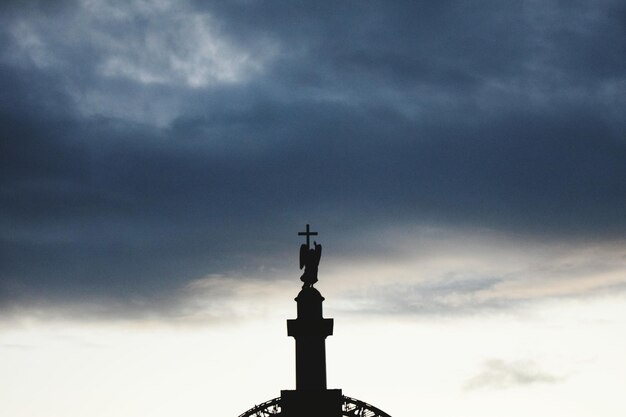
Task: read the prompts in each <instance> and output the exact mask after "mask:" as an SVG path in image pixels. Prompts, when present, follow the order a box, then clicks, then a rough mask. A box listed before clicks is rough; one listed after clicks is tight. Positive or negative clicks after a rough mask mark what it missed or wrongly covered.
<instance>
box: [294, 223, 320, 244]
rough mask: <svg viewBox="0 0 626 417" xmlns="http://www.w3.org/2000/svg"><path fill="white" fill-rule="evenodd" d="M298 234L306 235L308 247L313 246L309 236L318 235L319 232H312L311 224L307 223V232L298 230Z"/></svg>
mask: <svg viewBox="0 0 626 417" xmlns="http://www.w3.org/2000/svg"><path fill="white" fill-rule="evenodd" d="M298 236H306V247H307V249H308V248H310V247H311V243H310V242H309V236H317V232H310V231H309V225H308V224H307V225H306V232H298Z"/></svg>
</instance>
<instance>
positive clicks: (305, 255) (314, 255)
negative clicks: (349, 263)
mask: <svg viewBox="0 0 626 417" xmlns="http://www.w3.org/2000/svg"><path fill="white" fill-rule="evenodd" d="M298 235H299V236H306V244H304V243H303V244H302V245H301V246H300V269H302V268H304V273H303V274H302V276H301V277H300V280H301V281H302V282H304V284H303V285H302V288H306V287H312V286H313V284H315V283H316V282H317V266H318V265H319V264H320V258H321V257H322V245H318V244H317V242H315V241H313V245H314V249H311V244H310V241H309V237H310V236H317V232H311V231H309V225H308V224H307V225H306V232H299V233H298Z"/></svg>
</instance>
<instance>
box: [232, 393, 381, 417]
mask: <svg viewBox="0 0 626 417" xmlns="http://www.w3.org/2000/svg"><path fill="white" fill-rule="evenodd" d="M341 411H342V415H343V416H344V417H391V416H390V415H389V414H387V413H385V412H384V411H382V410H379V409H378V408H376V407H374V406H373V405H371V404H368V403H366V402H363V401H360V400H357V399H356V398H350V397H347V396H345V395H344V396H343V403H342V405H341ZM280 415H281V409H280V397H278V398H274V399H273V400H269V401H266V402H264V403H263V404H259V405H256V406H254V407H252V408H251V409H249V410H248V411H246V412H245V413H243V414H241V415H240V416H239V417H271V416H274V417H276V416H280Z"/></svg>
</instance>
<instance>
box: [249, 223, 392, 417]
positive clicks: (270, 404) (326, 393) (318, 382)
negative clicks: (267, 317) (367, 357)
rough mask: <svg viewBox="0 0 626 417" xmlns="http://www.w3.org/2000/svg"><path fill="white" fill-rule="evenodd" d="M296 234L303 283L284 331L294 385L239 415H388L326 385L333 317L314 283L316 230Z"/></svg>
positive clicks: (317, 256)
mask: <svg viewBox="0 0 626 417" xmlns="http://www.w3.org/2000/svg"><path fill="white" fill-rule="evenodd" d="M299 235H304V236H306V239H307V243H306V245H302V247H301V248H300V268H301V269H302V268H303V267H306V269H305V272H304V274H303V276H302V278H301V279H302V281H303V282H304V285H303V287H302V290H301V291H300V293H299V294H298V296H297V297H296V298H295V300H296V303H297V304H298V315H297V318H296V319H292V320H287V334H288V335H289V336H291V337H293V338H294V339H295V340H296V389H295V390H282V391H281V396H280V397H278V398H274V399H272V400H269V401H266V402H264V403H263V404H260V405H257V406H255V407H252V408H251V409H249V410H248V411H246V412H245V413H243V414H241V415H240V416H239V417H269V416H281V417H390V416H389V414H387V413H385V412H384V411H381V410H379V409H378V408H376V407H374V406H373V405H370V404H368V403H366V402H363V401H360V400H357V399H354V398H350V397H347V396H345V395H343V394H342V392H341V389H328V388H327V387H326V337H328V336H331V335H332V334H333V319H325V318H324V317H323V313H322V302H323V301H324V297H322V294H320V292H319V291H318V290H317V289H316V288H314V287H313V284H314V283H315V282H316V281H317V264H318V263H319V259H320V256H321V250H322V247H321V245H318V244H317V242H315V249H310V248H309V246H310V243H309V236H312V235H317V233H315V232H310V231H309V225H308V224H307V227H306V232H301V233H299ZM303 254H304V255H303ZM309 254H315V256H313V255H309ZM303 258H304V260H303Z"/></svg>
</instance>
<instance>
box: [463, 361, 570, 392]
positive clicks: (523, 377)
mask: <svg viewBox="0 0 626 417" xmlns="http://www.w3.org/2000/svg"><path fill="white" fill-rule="evenodd" d="M562 381H563V378H562V377H558V376H555V375H551V374H549V373H546V372H544V371H541V370H540V369H539V368H538V367H537V364H536V363H534V362H533V361H514V362H507V361H503V360H500V359H491V360H488V361H485V363H484V364H483V369H482V370H481V371H480V372H479V373H478V374H476V375H475V376H473V377H472V378H470V379H469V380H468V381H467V383H466V384H465V389H466V390H475V389H483V388H491V389H505V388H512V387H519V386H527V385H533V384H540V383H543V384H555V383H559V382H562Z"/></svg>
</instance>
